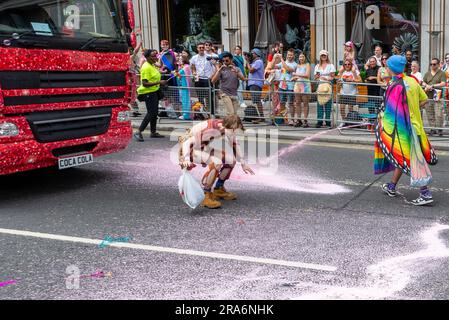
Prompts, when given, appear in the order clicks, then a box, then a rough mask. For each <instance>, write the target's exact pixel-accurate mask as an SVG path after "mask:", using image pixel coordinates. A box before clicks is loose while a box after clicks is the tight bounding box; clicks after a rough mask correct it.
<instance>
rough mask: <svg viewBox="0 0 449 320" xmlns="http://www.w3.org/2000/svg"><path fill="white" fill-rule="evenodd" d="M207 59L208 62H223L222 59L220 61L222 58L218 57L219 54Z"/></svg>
mask: <svg viewBox="0 0 449 320" xmlns="http://www.w3.org/2000/svg"><path fill="white" fill-rule="evenodd" d="M206 59H207V61H211V60H216V61H219V62H221V59H220V57H219V56H218V54H211V55H208V56H207V57H206Z"/></svg>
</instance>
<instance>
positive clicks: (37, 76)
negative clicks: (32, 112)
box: [0, 71, 126, 107]
mask: <svg viewBox="0 0 449 320" xmlns="http://www.w3.org/2000/svg"><path fill="white" fill-rule="evenodd" d="M125 86H126V73H125V72H110V71H101V72H78V71H77V72H71V71H61V72H55V71H1V72H0V88H2V90H5V91H7V90H36V89H56V90H57V89H67V93H59V94H49V95H46V94H41V95H34V94H33V95H23V94H22V95H13V96H8V95H5V96H4V105H5V106H6V107H12V106H26V105H37V104H56V103H70V102H78V101H102V100H116V99H124V98H125V95H126V93H125V91H124V90H120V91H110V90H109V91H108V90H106V89H107V88H108V87H125ZM74 88H102V89H101V90H99V92H95V93H74V92H73V90H72V92H71V89H74ZM103 89H104V90H103ZM102 91H103V92H102Z"/></svg>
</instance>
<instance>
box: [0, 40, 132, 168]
mask: <svg viewBox="0 0 449 320" xmlns="http://www.w3.org/2000/svg"><path fill="white" fill-rule="evenodd" d="M0 57H1V59H0V72H1V71H41V72H45V71H51V72H54V71H72V72H77V71H80V72H82V71H85V72H96V71H117V72H126V85H125V86H109V87H87V88H52V89H23V90H22V89H18V90H2V89H1V88H0V124H1V123H3V122H8V123H13V124H15V125H16V126H17V127H18V128H19V130H20V134H19V135H18V136H16V137H0V174H11V173H15V172H20V171H26V170H32V169H37V168H43V167H48V166H54V165H57V160H58V158H57V157H55V156H54V155H53V153H52V151H53V150H54V149H59V148H64V147H70V146H76V145H83V144H87V143H96V144H97V145H96V147H95V148H94V149H93V150H92V151H91V152H89V153H92V154H93V155H94V157H97V156H101V155H104V154H108V153H114V152H118V151H120V150H123V149H125V148H126V147H127V146H128V144H129V142H130V139H131V136H132V129H131V124H130V122H121V123H119V122H118V121H117V116H118V112H120V111H129V107H128V103H129V101H130V99H131V94H132V88H131V84H132V80H133V79H132V78H131V77H132V74H131V73H130V72H129V70H130V56H129V54H127V53H105V52H84V51H83V52H81V51H69V50H66V51H65V50H47V49H23V48H0ZM115 92H123V93H124V96H123V98H119V99H118V98H114V99H104V100H90V101H82V100H80V101H75V102H61V103H46V104H27V105H14V106H5V105H4V100H5V99H4V98H11V97H23V96H30V97H33V96H36V97H40V96H63V95H76V94H98V93H115ZM100 106H113V109H112V117H111V122H110V126H109V129H108V131H107V132H106V133H104V134H102V135H98V136H93V137H85V138H81V139H72V140H64V141H57V142H50V143H39V142H37V141H36V140H35V138H34V136H33V132H32V131H31V128H30V126H29V124H28V121H27V120H26V118H25V116H22V115H21V114H24V113H32V112H35V111H52V110H65V109H74V108H93V107H100Z"/></svg>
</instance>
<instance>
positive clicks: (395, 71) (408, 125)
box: [374, 55, 438, 206]
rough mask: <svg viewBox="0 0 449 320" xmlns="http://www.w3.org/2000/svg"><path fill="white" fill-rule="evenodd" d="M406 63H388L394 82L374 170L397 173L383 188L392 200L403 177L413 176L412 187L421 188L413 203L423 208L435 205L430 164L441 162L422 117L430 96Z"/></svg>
mask: <svg viewBox="0 0 449 320" xmlns="http://www.w3.org/2000/svg"><path fill="white" fill-rule="evenodd" d="M406 63H407V61H406V59H405V58H404V57H402V56H399V55H396V56H393V57H391V58H390V59H388V61H387V67H388V70H389V72H390V73H391V75H392V76H393V79H392V81H391V82H390V84H389V86H388V88H387V91H386V93H385V103H384V106H383V107H382V108H381V110H380V113H379V117H378V122H377V125H376V140H377V141H376V146H375V162H374V169H375V173H376V174H383V173H386V172H390V171H394V173H393V178H392V180H391V182H390V183H387V184H384V185H383V186H382V190H383V191H384V192H385V193H386V194H388V195H389V196H390V197H396V196H397V195H398V193H397V192H396V186H397V184H398V182H399V179H400V178H401V176H402V174H403V173H405V174H407V175H409V176H410V177H411V186H412V187H419V188H421V194H420V196H419V197H418V198H417V199H416V200H413V201H412V202H411V204H413V205H415V206H423V205H428V204H431V203H432V202H433V197H432V193H431V192H430V190H429V185H430V183H431V182H432V174H431V172H430V169H429V166H428V165H429V164H430V165H435V164H437V162H438V159H437V157H436V155H435V151H434V149H433V148H432V146H431V145H430V142H429V139H428V138H427V135H426V133H425V131H424V125H423V121H422V118H421V112H420V107H423V106H424V105H425V104H426V102H427V95H426V93H425V92H424V90H423V89H422V88H421V87H420V86H419V84H418V82H417V81H416V80H415V79H413V78H411V77H408V76H407V75H406V74H405V73H404V70H405V66H406Z"/></svg>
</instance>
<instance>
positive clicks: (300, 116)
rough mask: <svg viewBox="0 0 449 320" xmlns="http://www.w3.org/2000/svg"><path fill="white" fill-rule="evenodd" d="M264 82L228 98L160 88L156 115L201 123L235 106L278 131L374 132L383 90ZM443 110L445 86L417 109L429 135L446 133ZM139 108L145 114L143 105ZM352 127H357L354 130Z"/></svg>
mask: <svg viewBox="0 0 449 320" xmlns="http://www.w3.org/2000/svg"><path fill="white" fill-rule="evenodd" d="M261 81H262V80H261ZM263 81H264V85H263V87H262V89H261V90H260V91H250V90H247V89H248V88H247V86H246V84H245V83H243V84H242V85H243V88H245V89H240V90H238V95H237V96H236V97H231V98H230V97H227V96H226V95H223V94H222V92H221V91H220V90H219V89H217V88H216V87H215V86H212V85H211V86H209V87H194V86H189V87H182V86H168V87H165V88H163V91H164V95H165V99H164V100H162V101H160V104H159V106H160V118H165V119H170V120H171V121H173V122H178V121H202V120H205V119H210V118H214V117H224V116H226V115H227V114H228V113H230V112H233V111H234V110H235V111H236V113H237V114H238V115H239V116H240V117H241V118H242V119H243V121H244V122H246V123H255V124H258V125H275V126H277V127H278V128H280V129H281V130H282V128H289V130H292V129H293V128H295V129H300V128H304V129H306V128H316V127H317V124H321V126H319V128H326V127H332V128H337V127H338V128H342V127H355V128H354V130H362V131H365V132H368V133H369V132H372V131H373V127H374V122H375V120H376V118H377V114H378V111H379V108H380V107H381V105H382V103H383V92H384V90H382V87H381V86H380V85H377V84H370V83H359V82H358V83H344V82H342V81H340V80H338V81H335V82H334V83H329V82H328V84H330V85H331V88H332V90H331V92H330V93H328V94H319V93H317V89H318V87H319V85H320V84H321V83H325V82H322V81H321V82H320V81H312V80H311V81H307V82H295V83H294V86H293V88H294V89H293V91H291V90H283V89H282V87H281V86H280V83H279V81H274V82H273V83H271V84H268V83H266V81H265V80H263ZM191 83H193V81H192V82H191ZM345 86H346V87H345ZM352 86H355V88H356V90H355V92H351V91H352V90H351V89H353V87H352ZM344 87H345V88H344ZM290 89H291V86H290ZM383 89H384V88H383ZM348 93H355V94H348ZM320 102H321V103H320ZM448 110H449V88H447V87H445V88H441V92H440V94H438V95H436V96H435V99H429V101H428V104H427V105H426V106H425V108H423V109H422V110H421V111H422V112H421V113H422V118H423V121H424V126H425V129H426V131H427V132H428V133H429V134H432V135H441V134H443V135H449V112H448ZM140 111H141V112H143V113H145V112H146V110H145V106H144V105H142V104H141V105H140ZM367 123H368V124H369V125H367ZM357 125H360V127H359V128H357Z"/></svg>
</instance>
